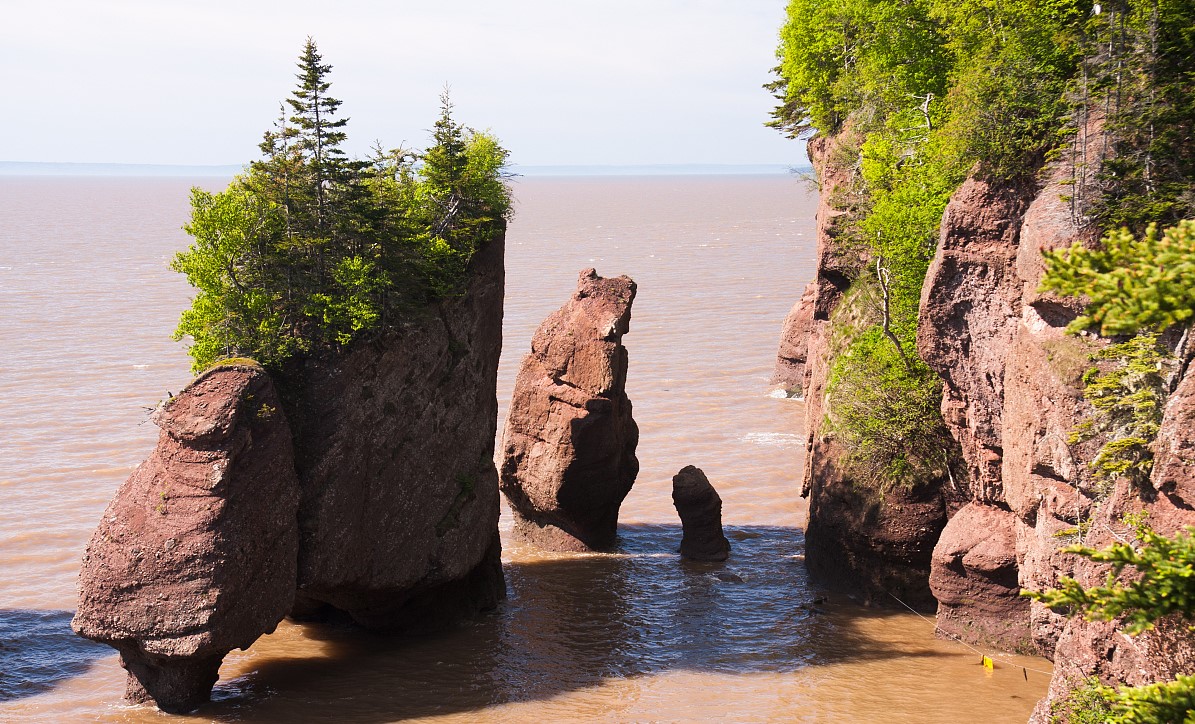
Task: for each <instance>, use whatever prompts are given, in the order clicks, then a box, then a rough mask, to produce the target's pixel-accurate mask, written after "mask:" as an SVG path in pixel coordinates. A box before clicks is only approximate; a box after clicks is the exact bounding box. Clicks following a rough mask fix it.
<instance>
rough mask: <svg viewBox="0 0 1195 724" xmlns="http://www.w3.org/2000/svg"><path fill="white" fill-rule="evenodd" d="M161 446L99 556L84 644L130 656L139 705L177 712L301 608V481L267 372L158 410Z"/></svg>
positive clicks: (118, 508) (239, 375)
mask: <svg viewBox="0 0 1195 724" xmlns="http://www.w3.org/2000/svg"><path fill="white" fill-rule="evenodd" d="M153 420H154V422H155V423H156V424H157V425H158V427H159V428H161V434H160V435H159V438H158V445H157V448H156V449H155V450H154V451H153V453H152V454H151V455H150V456H149V458H148V459H147V460H146V461H145V462H143V463H142V464H141V465H140V466H138V467H137V469H136V470H135V471H134V472H133V474H132V475H131V476H130V477H129V479H128V480H126V481H125V482H124V484H123V485H122V486H121V487H120V490H119V491H118V492H117V494H116V497H115V498H114V499H113V501H112V502H111V504H109V506H108V509H107V510H105V511H104V517H103V519H102V521H101V522H100V525H99V528H97V529H96V531H95V534H94V535H93V536H92V538H91V542H90V543H89V544H88V546H87V552H86V554H85V555H84V558H83V568H82V571H81V573H80V577H79V609H78V612H77V613H76V614H75V619H74V621H73V622H72V624H71V625H72V627H73V628H74V630H75V631H76V633H78V634H80V635H81V636H85V637H86V638H89V639H92V640H94V641H100V642H102V643H106V644H108V645H110V646H112V647H114V648H116V649H117V650H118V651H120V659H121V665H122V666H124V667H125V669H127V670H128V672H129V676H128V687H127V692H126V697H127V698H128V699H130V700H132V701H137V702H144V701H148V700H150V699H153V700H154V701H156V702H157V704H158V707H159V708H161V709H162V710H163V711H167V712H186V711H190V710H192V709H194V708H195V707H197V706H199V705H200V704H202V703H203V702H205V701H207V700H208V698H209V696H210V695H211V690H212V686H213V685H214V684H215V683H216V678H217V675H218V670H219V668H220V661H221V660H222V659H223V658H224V655H225V654H227V653H228V652H229V651H231V650H233V649H238V648H241V649H243V648H248V647H249V645H250V644H252V643H253V642H254V641H256V640H257V638H258V637H259V636H261V635H262V634H264V633H269V632H271V631H273V630H274V628H275V626H277V624H278V622H279V621H281V620H282V617H283V616H285V615H286V613H287V612H288V611H289V610H290V607H291V604H292V601H293V600H294V595H295V571H296V563H297V561H298V521H297V519H296V512H297V510H298V505H299V481H298V478H297V477H296V475H295V469H294V463H293V460H292V455H291V431H290V427H289V426H288V424H287V421H286V417H285V415H284V414H283V412H282V406H281V404H280V403H279V399H278V395H277V394H276V392H275V391H274V386H273V384H272V383H271V382H270V378H269V376H268V375H267V374H266V373H265V371H264V370H262V369H261V368H260V367H256V366H252V365H234V366H225V367H219V368H216V369H213V370H210V371H208V372H205V373H204V374H202V375H200V376H199V377H198V378H197V379H196V380H195V381H194V382H192V383H191V384H190V385H189V386H188V387H187V388H186V389H185V390H183V391H182V392H181V393H180V394H179V395H177V396H176V397H173V398H171V399H170V400H169V401H167V402H166V403H165V404H163V405H162V406H161V407H159V408H158V411H157V412H156V413H155V414H154V417H153Z"/></svg>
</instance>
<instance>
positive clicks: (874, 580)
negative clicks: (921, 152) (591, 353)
mask: <svg viewBox="0 0 1195 724" xmlns="http://www.w3.org/2000/svg"><path fill="white" fill-rule="evenodd" d="M858 143H859V139H858V138H857V137H856V136H855V134H854V133H853V132H852V131H851V130H850V129H849V128H848V129H846V130H844V131H843V132H842V133H840V134H839V135H837V136H834V137H815V138H812V139H810V141H809V158H810V160H811V161H812V162H813V164H814V168H815V169H816V171H817V175H818V179H819V183H820V192H821V193H820V198H819V203H818V209H817V229H818V236H817V252H816V253H817V276H816V277H815V278H814V280H813V281H812V282H810V283H809V285H808V286H807V287H806V289H805V292H804V294H803V295H802V296H801V299H800V301H798V302H797V304H796V306H795V307H793V309H792V311H791V312H789V314H788V317H787V318H786V319H785V323H784V328H783V330H782V332H781V342H780V353H779V356H778V358H777V362H776V370H775V373H774V379H775V381H776V382H777V383H779V384H781V385H783V386H785V387H786V388H788V389H789V390H790V391H794V392H795V391H800V393H801V394H802V395H803V397H804V398H805V430H806V433H807V435H808V440H807V442H806V450H807V461H806V467H805V478H804V482H803V484H802V490H801V494H802V496H804V497H807V498H809V518H808V520H807V522H806V530H805V542H806V562H807V564H808V566H809V568H810V570H811V571H812V572H813V573H814V574H815V575H817V576H818V577H819V578H820V579H821V580H822V581H824V582H826V583H828V584H830V585H833V586H835V587H837V588H840V589H843V590H846V591H848V592H849V593H851V594H853V595H856V596H858V597H859V598H861V599H862V600H864V601H868V602H875V603H879V604H881V605H893V604H895V603H896V601H895V600H893V597H896V598H899V599H900V600H901V601H903V602H904V603H907V604H908V605H910V606H914V607H917V608H921V609H925V610H931V611H932V610H933V606H934V603H935V601H934V599H933V597H932V596H931V595H930V591H929V586H928V579H929V567H930V557H931V555H932V553H933V548H934V544H935V543H936V542H937V540H938V534H939V533H940V532H941V530H942V527H943V526H944V525H945V524H946V518H947V510H948V507H949V505H950V502H951V490H949V489H947V488H946V487H945V483H946V481H939V482H937V483H935V484H932V485H924V486H920V487H918V488H916V489H913V490H903V489H896V490H893V491H890V492H889V493H888V494H886V495H884V496H879V495H876V494H873V493H869V492H867V491H866V490H864V489H862V488H861V487H860V486H856V485H855V484H854V483H853V482H852V481H851V480H850V479H849V478H848V477H847V476H846V475H845V474H844V473H843V472H842V470H841V467H840V466H839V465H838V464H837V461H838V460H839V459H840V458H841V457H842V454H843V451H842V450H841V449H839V447H838V444H837V443H836V442H835V441H834V440H833V439H832V438H830V437H829V436H827V435H824V434H823V431H822V421H823V419H824V418H825V415H826V399H825V396H826V395H825V393H826V383H827V378H828V375H829V363H830V356H831V349H832V346H833V344H834V341H833V336H834V334H835V329H836V322H837V321H840V320H839V319H838V318H837V317H838V315H839V314H841V311H840V304H839V303H840V302H841V301H842V300H843V296H844V293H845V292H846V290H847V288H848V287H849V286H850V281H851V279H853V278H854V277H856V276H858V274H859V271H860V270H861V269H862V268H864V267H866V266H867V265H868V263H869V260H868V259H866V258H860V257H859V255H858V254H859V252H858V248H857V246H855V247H852V246H849V245H847V244H845V243H843V242H842V241H841V239H840V234H841V230H840V228H839V226H838V223H837V220H838V219H839V217H841V216H842V215H843V214H844V211H843V210H842V207H843V206H846V205H849V203H850V194H851V188H852V185H853V184H854V182H855V181H854V178H853V174H854V172H853V170H852V169H851V168H850V167H848V166H845V165H843V164H842V163H841V162H840V161H839V159H841V158H843V157H845V156H850V155H852V154H851V150H850V149H852V148H853V147H855V146H857V144H858ZM848 321H849V320H848Z"/></svg>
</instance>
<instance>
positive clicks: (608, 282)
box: [500, 269, 639, 551]
mask: <svg viewBox="0 0 1195 724" xmlns="http://www.w3.org/2000/svg"><path fill="white" fill-rule="evenodd" d="M635 290H636V287H635V282H633V281H632V280H631V279H630V278H628V277H625V276H622V277H614V278H603V277H600V276H598V274H597V272H596V271H595V270H593V269H586V270H584V271H582V272H581V274H580V277H579V278H578V280H577V290H576V292H575V293H574V294H573V296H572V298H571V299H569V301H568V302H566V303H565V304H564V306H562V307H561V308H560V309H559V310H557V311H556V312H554V313H553V314H552V315H550V316H549V317H548V318H547V319H546V320H544V322H543V324H541V325H540V327H539V329H537V330H536V332H535V335H534V337H533V339H532V342H531V353H530V354H529V355H528V356H527V357H526V358H525V359H524V360H523V364H522V366H521V367H520V369H519V373H518V376H517V378H516V380H515V387H514V394H513V397H512V399H511V405H510V412H509V414H508V416H507V420H506V428H505V431H504V433H503V441H502V463H501V470H500V474H501V477H500V485H501V489H502V492H503V493H504V494H505V495H506V498H507V500H508V501H509V502H510V505H511V508H512V510H513V511H514V514H515V534H516V535H517V536H519V537H520V538H522V539H523V540H527V541H529V542H532V543H534V544H536V545H539V546H541V547H543V548H547V549H550V550H561V551H585V550H605V549H609V548H610V547H611V546H612V545H613V544H614V540H615V534H616V529H617V525H618V509H619V506H620V505H621V504H622V501H623V499H624V498H625V497H626V495H627V493H629V492H630V490H631V486H632V485H633V484H634V482H635V476H636V475H637V474H638V472H639V461H638V460H637V459H636V457H635V447H636V445H637V444H638V441H639V428H638V427H637V426H636V424H635V420H634V418H633V417H632V414H631V401H630V399H628V398H627V395H626V389H625V384H626V375H627V351H626V348H625V347H624V346H623V345H622V337H623V335H624V334H626V333H627V331H628V330H629V327H630V319H631V304H632V302H633V301H634V299H635Z"/></svg>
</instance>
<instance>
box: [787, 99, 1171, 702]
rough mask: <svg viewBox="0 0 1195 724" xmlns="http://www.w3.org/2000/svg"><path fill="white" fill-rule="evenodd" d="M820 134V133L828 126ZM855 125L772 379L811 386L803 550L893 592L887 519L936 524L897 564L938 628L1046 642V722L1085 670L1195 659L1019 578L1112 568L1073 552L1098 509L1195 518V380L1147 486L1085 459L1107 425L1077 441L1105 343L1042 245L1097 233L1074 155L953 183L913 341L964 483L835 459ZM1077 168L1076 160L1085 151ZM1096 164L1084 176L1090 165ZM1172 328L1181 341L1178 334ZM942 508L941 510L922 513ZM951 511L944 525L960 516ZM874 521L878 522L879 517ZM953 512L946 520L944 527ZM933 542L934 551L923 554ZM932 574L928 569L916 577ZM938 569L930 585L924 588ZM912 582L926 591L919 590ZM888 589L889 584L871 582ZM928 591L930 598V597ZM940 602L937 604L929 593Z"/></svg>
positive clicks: (1127, 671)
mask: <svg viewBox="0 0 1195 724" xmlns="http://www.w3.org/2000/svg"><path fill="white" fill-rule="evenodd" d="M1083 137H1084V138H1085V139H1086V142H1087V144H1088V149H1087V151H1088V153H1087V155H1088V157H1090V158H1097V157H1098V147H1099V146H1100V144H1101V143H1102V136H1101V134H1100V132H1099V122H1098V119H1097V120H1095V121H1093V122H1092V127H1091V128H1088V129H1087V132H1086V133H1085V134H1084V135H1083ZM815 140H816V139H815ZM847 142H850V139H849V131H848V132H847V133H846V134H844V135H843V136H839V137H837V138H832V139H821V140H820V141H819V142H818V143H812V142H811V144H810V153H811V157H812V158H813V160H814V162H815V164H816V165H817V168H818V172H819V177H820V178H821V180H822V198H823V202H822V203H823V208H822V209H819V219H818V221H819V229H821V233H820V234H819V249H818V259H819V263H821V264H825V263H826V262H827V260H828V261H829V262H830V266H829V267H827V269H826V271H825V272H823V271H822V270H821V269H820V268H819V276H818V279H817V280H815V281H814V282H813V283H812V284H811V285H810V286H809V288H808V289H807V290H806V291H805V294H804V295H803V296H802V298H801V301H800V302H799V303H798V305H797V307H796V308H795V309H794V311H793V312H792V313H791V314H790V315H789V317H788V319H787V320H786V322H785V327H784V332H783V337H784V339H783V341H782V342H781V346H780V354H779V358H778V361H777V371H776V378H777V381H778V382H780V383H781V384H784V385H786V386H789V387H797V386H799V387H800V388H801V389H802V390H804V391H805V397H806V406H807V415H806V420H807V425H808V427H807V429H808V430H809V436H810V438H809V462H808V469H807V473H806V479H805V483H804V494H806V495H808V496H809V497H810V504H809V509H810V520H809V523H808V532H807V540H808V550H807V554H806V555H807V560H808V563H809V566H810V568H811V569H812V570H813V571H814V572H823V571H825V572H827V573H828V574H830V575H832V572H833V571H834V569H836V568H839V569H844V570H845V571H846V572H847V573H846V575H845V576H840V577H841V578H848V579H851V582H853V585H854V587H855V589H856V590H862V591H863V592H864V594H865V595H866V594H868V593H874V592H876V591H882V590H885V589H889V590H891V589H890V587H891V586H892V585H894V582H893V581H891V580H884V579H883V577H882V576H880V577H877V572H881V571H884V570H890V569H891V567H892V566H893V565H894V562H893V561H892V558H891V556H890V554H889V551H890V550H891V549H890V548H888V547H886V546H884V545H881V544H880V542H879V541H878V536H877V531H882V530H888V529H893V530H897V531H900V530H906V531H914V530H916V531H923V532H924V534H923V535H922V536H920V537H917V536H912V537H911V538H909V539H907V540H911V541H912V542H913V543H914V545H912V546H909V547H908V548H905V549H904V551H905V552H903V553H902V555H901V556H900V557H899V561H898V562H897V563H896V564H895V565H898V566H899V565H903V566H906V567H907V569H908V570H910V571H913V572H915V573H916V575H912V574H910V575H909V576H908V577H906V579H905V580H906V581H907V582H908V583H909V586H910V588H915V587H916V586H918V585H921V586H923V587H924V590H925V592H926V593H929V592H932V594H933V596H934V597H935V598H936V602H937V604H938V605H937V611H938V626H939V629H940V630H941V631H943V632H945V633H947V634H949V635H952V636H958V637H961V638H963V639H965V640H969V641H974V642H981V643H983V644H985V645H989V646H995V647H998V648H1003V649H1006V650H1014V651H1026V652H1037V653H1040V654H1042V655H1045V656H1047V657H1051V658H1053V659H1054V661H1055V662H1056V670H1055V676H1054V680H1053V682H1052V684H1051V689H1050V695H1049V697H1047V699H1046V700H1043V702H1042V703H1041V704H1040V705H1039V707H1038V710H1037V712H1036V714H1035V721H1040V722H1045V721H1048V720H1049V711H1050V706H1051V705H1052V704H1053V703H1054V702H1056V701H1057V700H1059V699H1060V698H1062V697H1064V696H1065V695H1066V693H1067V692H1068V691H1070V690H1071V689H1072V688H1073V687H1074V686H1076V685H1077V684H1078V683H1080V682H1081V681H1082V679H1083V678H1084V677H1087V676H1090V675H1093V674H1094V675H1098V676H1101V677H1102V678H1104V680H1105V681H1110V682H1125V683H1129V684H1140V683H1146V682H1149V681H1156V680H1161V679H1166V678H1173V676H1174V674H1176V673H1179V672H1190V671H1192V670H1195V646H1193V641H1192V637H1191V636H1190V634H1189V633H1188V632H1186V631H1185V629H1184V628H1183V627H1182V626H1181V625H1178V624H1174V623H1173V622H1171V623H1164V624H1163V625H1161V626H1159V629H1158V631H1157V632H1153V633H1149V634H1143V635H1142V636H1138V637H1135V638H1132V639H1130V638H1129V637H1126V636H1124V635H1123V634H1120V633H1118V632H1117V631H1116V629H1115V627H1114V626H1113V625H1111V624H1106V623H1091V622H1086V621H1081V620H1069V619H1067V618H1065V617H1063V616H1060V615H1057V614H1054V613H1052V612H1050V611H1049V610H1048V609H1045V608H1044V607H1043V606H1041V605H1040V604H1036V603H1033V604H1031V605H1030V604H1028V603H1027V602H1026V600H1025V599H1023V598H1021V597H1019V595H1018V593H1019V590H1020V589H1022V588H1027V589H1033V590H1042V589H1045V588H1050V587H1054V586H1055V585H1056V584H1057V582H1058V579H1059V577H1061V576H1074V577H1076V578H1078V579H1079V580H1080V581H1083V582H1084V583H1085V584H1086V585H1091V584H1095V583H1098V582H1101V581H1102V580H1103V578H1104V576H1105V575H1106V568H1104V567H1102V566H1099V565H1096V564H1094V563H1092V562H1090V561H1087V560H1085V559H1077V558H1076V557H1074V556H1071V555H1068V554H1063V553H1060V550H1061V549H1062V548H1063V547H1065V545H1067V544H1068V543H1070V542H1074V540H1075V538H1074V536H1073V535H1071V536H1069V537H1068V535H1067V532H1068V531H1073V530H1075V529H1076V527H1077V526H1078V525H1079V524H1080V522H1084V521H1090V528H1089V529H1088V528H1086V527H1085V530H1089V532H1087V533H1086V534H1085V535H1086V537H1085V539H1084V542H1086V543H1087V544H1089V545H1093V546H1096V547H1101V546H1103V545H1106V544H1108V543H1109V542H1111V540H1112V535H1113V532H1115V533H1116V534H1117V535H1124V534H1125V532H1126V530H1125V526H1124V525H1123V524H1122V523H1120V516H1121V515H1122V514H1123V513H1124V512H1128V511H1133V510H1142V509H1145V510H1147V511H1149V512H1150V515H1151V517H1150V523H1151V525H1152V526H1153V527H1154V528H1155V529H1156V530H1158V531H1159V532H1162V533H1173V532H1175V531H1176V530H1179V529H1181V528H1182V527H1183V526H1184V525H1195V512H1193V511H1195V508H1193V507H1192V504H1191V503H1192V496H1193V495H1195V452H1193V451H1195V425H1193V424H1192V423H1193V422H1195V417H1193V416H1195V412H1193V410H1195V403H1193V402H1192V400H1193V399H1195V380H1193V379H1192V374H1191V371H1190V370H1187V372H1186V375H1185V376H1184V377H1181V378H1179V379H1178V380H1177V389H1176V390H1175V391H1174V392H1173V394H1172V395H1171V397H1170V400H1169V403H1168V407H1167V408H1166V417H1165V420H1164V422H1163V424H1162V431H1161V434H1160V435H1159V437H1158V441H1157V443H1156V446H1155V447H1156V456H1157V457H1156V465H1155V469H1154V473H1153V479H1152V486H1146V487H1147V488H1148V489H1133V488H1132V487H1130V486H1129V485H1128V484H1127V483H1125V482H1122V483H1121V484H1119V485H1118V486H1117V488H1116V490H1115V491H1114V492H1113V493H1112V494H1111V495H1110V496H1108V495H1107V494H1106V493H1100V491H1099V488H1100V486H1099V485H1097V484H1096V482H1095V481H1094V480H1093V476H1092V473H1091V470H1090V467H1089V462H1090V461H1091V460H1092V459H1093V458H1094V456H1095V454H1096V451H1097V450H1098V448H1099V446H1100V445H1101V444H1102V442H1103V440H1101V439H1099V438H1096V439H1093V440H1090V441H1087V442H1083V443H1071V442H1070V434H1071V432H1072V431H1073V430H1074V429H1075V428H1076V426H1077V425H1078V424H1079V423H1080V422H1081V421H1082V420H1083V419H1085V418H1086V417H1087V416H1088V415H1089V414H1090V411H1091V408H1090V406H1089V405H1088V403H1086V402H1085V401H1084V399H1083V394H1082V382H1081V379H1080V378H1081V375H1082V373H1083V372H1084V371H1085V370H1086V369H1087V368H1088V367H1090V366H1091V363H1090V362H1089V361H1088V359H1089V356H1090V354H1091V353H1092V352H1095V351H1097V350H1098V349H1100V347H1101V346H1103V345H1105V344H1106V342H1105V341H1103V340H1100V339H1098V338H1094V337H1090V336H1086V337H1080V336H1073V335H1066V334H1064V328H1065V327H1066V325H1067V324H1068V323H1069V322H1070V321H1071V320H1072V319H1074V318H1075V316H1076V315H1077V314H1078V313H1079V311H1080V309H1081V303H1080V302H1079V301H1077V300H1073V299H1061V298H1057V297H1054V296H1051V295H1044V294H1040V293H1038V292H1037V289H1038V287H1039V286H1040V281H1041V276H1042V274H1043V272H1044V263H1043V261H1042V256H1041V252H1042V251H1043V250H1046V249H1057V248H1060V247H1067V246H1070V245H1071V244H1073V243H1075V242H1081V243H1087V244H1090V243H1093V242H1094V241H1095V239H1096V236H1097V233H1096V231H1095V230H1094V229H1092V228H1091V227H1089V226H1087V225H1085V224H1084V222H1083V221H1082V218H1083V217H1082V215H1081V214H1078V213H1076V212H1075V210H1074V209H1073V208H1072V203H1071V202H1070V201H1069V200H1068V199H1069V195H1070V194H1071V193H1072V191H1073V187H1072V186H1071V184H1070V182H1069V177H1070V176H1071V175H1072V174H1073V170H1072V168H1073V166H1072V164H1070V163H1069V159H1063V160H1062V161H1061V162H1059V163H1058V164H1057V165H1055V166H1050V167H1047V168H1045V169H1044V170H1043V172H1042V174H1041V175H1040V177H1039V180H1038V181H1037V182H1034V183H1019V184H1004V185H993V184H989V183H986V182H984V181H982V180H980V179H978V178H972V179H969V180H967V181H966V182H964V183H963V185H962V186H961V187H960V188H959V189H958V190H957V191H956V192H955V193H954V195H953V196H952V198H951V200H950V203H949V204H948V206H947V209H946V212H945V214H944V215H943V219H942V226H941V235H940V238H939V243H938V246H937V251H936V255H935V257H934V259H933V262H932V264H931V266H930V270H929V273H928V274H927V277H926V280H925V285H924V287H923V289H922V298H921V318H920V323H919V329H918V335H917V344H918V351H919V353H920V355H921V357H922V359H923V360H925V362H926V363H927V364H928V365H929V366H930V367H931V368H932V369H933V370H934V371H935V372H937V374H938V375H939V376H940V377H941V378H942V380H943V382H944V390H943V401H942V412H943V417H944V418H945V421H946V424H947V426H948V428H949V429H950V432H951V434H952V436H953V437H954V438H955V439H956V440H957V441H958V442H959V444H960V447H961V452H962V456H963V459H964V460H965V463H966V468H967V475H966V478H965V480H964V479H960V480H958V481H957V483H956V484H955V485H952V486H943V487H942V488H941V489H940V490H938V491H927V493H928V494H929V495H928V496H927V498H926V502H930V503H933V501H937V502H936V503H935V504H936V505H939V507H937V508H934V507H932V505H931V507H930V508H929V509H927V508H924V507H922V508H918V507H917V506H907V505H905V504H903V502H902V504H900V505H896V504H893V505H887V504H881V505H879V507H878V508H877V507H876V505H875V503H874V502H872V501H867V500H865V499H861V498H859V497H858V495H857V493H855V492H853V491H852V490H851V488H850V486H849V485H848V484H846V483H847V481H844V479H843V476H842V475H841V474H840V473H838V472H837V468H836V465H835V463H836V460H837V459H838V458H839V457H840V455H841V451H839V450H836V449H835V447H834V442H833V440H831V439H829V438H826V437H823V433H822V430H821V423H822V420H823V418H824V399H823V398H824V390H825V374H826V368H827V360H828V357H829V355H830V354H831V351H832V350H831V348H830V345H829V344H828V340H830V339H832V336H833V333H834V330H833V326H834V321H833V320H834V312H835V305H836V304H837V303H838V301H840V300H841V299H842V292H841V285H840V284H834V283H831V282H832V281H833V280H835V279H837V278H838V276H839V274H840V271H839V270H840V269H841V267H842V263H841V261H840V257H841V254H836V253H835V252H834V251H833V250H832V249H831V250H827V249H825V248H824V247H825V246H827V245H829V246H833V245H834V244H835V239H834V236H833V226H834V224H833V219H834V216H835V214H834V212H833V211H828V210H826V209H825V208H824V206H825V204H826V203H827V199H829V200H830V202H831V203H832V202H833V200H834V199H835V195H834V193H833V192H834V188H835V186H836V184H841V183H843V181H842V179H843V178H844V174H846V170H844V169H842V168H837V167H835V164H834V163H833V162H832V159H833V158H834V157H835V154H833V153H832V151H833V148H834V146H835V144H842V143H847ZM1080 168H1081V166H1080ZM1094 172H1095V170H1094V169H1088V170H1087V173H1094ZM1174 341H1175V340H1171V342H1174ZM928 511H935V513H936V514H933V515H931V514H927V512H928ZM947 519H949V520H948V522H947ZM877 523H878V525H877ZM943 524H944V526H943ZM927 547H928V548H929V549H932V556H928V555H923V554H924V553H926V552H927ZM923 573H924V574H928V575H927V576H926V577H924V578H922V577H920V576H921V574H923ZM926 584H928V585H926ZM909 595H911V596H913V597H915V598H916V597H917V592H916V591H915V590H910V591H909ZM872 597H873V598H878V597H877V596H874V595H873V596H872ZM925 598H928V596H926V597H924V598H923V599H922V600H925ZM933 601H934V599H930V600H929V601H928V602H929V603H931V604H932V603H933Z"/></svg>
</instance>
